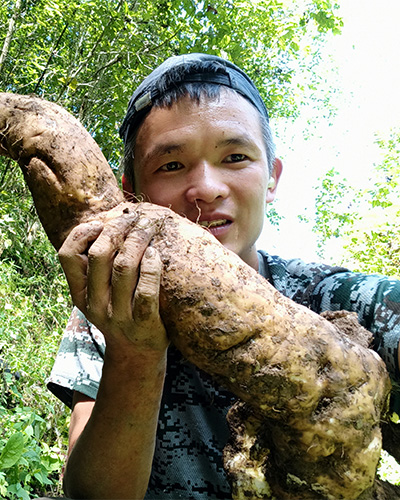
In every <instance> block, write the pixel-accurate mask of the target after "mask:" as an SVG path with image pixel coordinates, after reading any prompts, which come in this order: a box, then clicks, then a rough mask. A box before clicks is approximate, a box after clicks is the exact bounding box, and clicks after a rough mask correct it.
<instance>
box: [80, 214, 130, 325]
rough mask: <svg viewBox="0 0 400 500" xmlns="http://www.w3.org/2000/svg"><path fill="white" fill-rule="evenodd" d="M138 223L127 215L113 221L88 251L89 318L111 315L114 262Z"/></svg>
mask: <svg viewBox="0 0 400 500" xmlns="http://www.w3.org/2000/svg"><path fill="white" fill-rule="evenodd" d="M136 221H137V215H136V214H124V215H122V216H120V217H117V218H115V219H112V220H111V221H109V222H108V223H107V224H106V225H105V226H104V229H103V231H102V232H101V234H100V235H99V236H98V238H97V239H96V241H94V243H93V244H92V246H91V247H90V249H89V253H88V273H87V307H88V310H89V312H90V314H96V315H107V313H108V308H109V304H110V296H111V276H112V269H113V263H114V259H115V256H116V255H117V254H118V252H120V251H121V249H122V248H123V246H124V242H125V238H126V236H127V235H128V234H129V231H130V230H131V229H132V227H133V226H134V225H135V223H136Z"/></svg>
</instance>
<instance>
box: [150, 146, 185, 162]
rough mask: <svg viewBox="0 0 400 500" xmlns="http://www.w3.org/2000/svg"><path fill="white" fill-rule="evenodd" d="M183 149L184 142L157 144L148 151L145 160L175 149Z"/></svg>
mask: <svg viewBox="0 0 400 500" xmlns="http://www.w3.org/2000/svg"><path fill="white" fill-rule="evenodd" d="M182 149H183V144H156V145H155V146H154V147H152V148H151V149H150V151H149V152H148V153H146V155H145V157H144V161H145V162H147V161H148V160H149V159H151V158H157V157H160V156H164V155H166V154H168V153H172V152H174V151H182Z"/></svg>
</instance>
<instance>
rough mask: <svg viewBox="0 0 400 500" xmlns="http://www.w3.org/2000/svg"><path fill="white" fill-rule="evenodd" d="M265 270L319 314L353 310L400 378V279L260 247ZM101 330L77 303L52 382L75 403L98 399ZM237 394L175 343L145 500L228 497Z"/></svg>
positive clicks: (261, 266)
mask: <svg viewBox="0 0 400 500" xmlns="http://www.w3.org/2000/svg"><path fill="white" fill-rule="evenodd" d="M259 272H260V274H262V275H263V276H264V277H265V278H267V279H268V280H269V281H270V282H271V284H272V285H274V287H275V288H276V289H277V290H279V291H280V292H281V293H282V294H284V295H286V296H287V297H290V298H291V299H293V300H294V301H296V302H298V303H300V304H303V305H305V306H307V307H310V308H311V309H312V310H314V311H315V312H317V313H320V312H322V311H325V310H340V309H347V310H349V311H355V312H357V314H358V317H359V321H360V323H361V324H362V325H363V326H365V327H366V328H367V329H369V330H370V331H371V332H372V333H373V334H374V348H375V349H376V350H377V352H378V353H379V354H380V355H381V357H382V358H383V359H384V360H385V362H386V364H387V367H388V369H389V372H390V374H391V376H392V378H393V379H398V376H399V367H398V363H397V349H398V343H399V339H400V282H399V281H397V280H390V279H388V278H385V277H382V276H375V275H373V276H367V275H364V274H357V273H352V272H350V271H348V270H347V269H345V268H339V267H331V266H327V265H323V264H305V263H304V262H303V261H301V260H300V259H293V260H284V259H281V258H280V257H276V256H270V255H268V254H266V253H265V252H262V251H260V252H259ZM104 350H105V342H104V338H103V335H102V334H101V333H100V332H99V330H97V329H96V328H95V327H94V326H93V325H91V324H90V323H88V321H87V320H86V318H85V317H84V316H83V315H82V313H80V312H79V311H78V310H77V309H74V311H73V313H72V315H71V318H70V321H69V323H68V326H67V328H66V331H65V334H64V337H63V339H62V342H61V345H60V350H59V353H58V356H57V358H56V361H55V364H54V367H53V370H52V373H51V375H50V378H49V381H48V387H49V389H50V390H51V391H52V392H53V393H54V394H55V395H56V396H57V397H59V398H60V399H61V400H62V401H63V402H64V403H65V404H67V405H68V406H71V403H72V393H73V391H74V390H76V391H79V392H82V393H84V394H86V395H87V396H89V397H91V398H93V399H95V398H96V394H97V391H98V387H99V382H100V378H101V371H102V364H103V357H104ZM234 400H235V397H234V396H233V395H232V394H231V393H229V392H228V391H225V390H224V389H222V388H221V387H219V386H218V385H217V384H216V383H215V382H214V381H213V380H212V379H211V377H210V376H208V375H207V374H206V373H204V372H202V371H201V370H199V369H197V368H196V367H195V366H194V365H192V364H191V363H189V362H187V361H186V360H184V359H183V358H182V356H181V355H180V353H179V352H178V351H177V350H176V349H175V348H174V347H171V348H170V349H169V352H168V362H167V375H166V381H165V386H164V393H163V398H162V402H161V409H160V415H159V425H158V430H157V437H156V449H155V454H154V461H153V468H152V473H151V478H150V483H149V488H148V491H147V494H146V497H145V498H146V500H150V499H161V498H162V499H164V500H168V499H169V500H173V499H174V500H175V499H179V498H184V499H188V498H191V499H196V500H201V499H207V500H208V499H211V500H212V499H227V498H231V492H230V487H229V484H228V482H227V480H226V477H225V473H224V471H223V468H222V449H223V447H224V445H225V443H226V441H227V438H228V434H229V432H228V429H227V425H226V421H225V416H226V412H227V410H228V409H229V407H230V406H231V405H232V403H233V402H234Z"/></svg>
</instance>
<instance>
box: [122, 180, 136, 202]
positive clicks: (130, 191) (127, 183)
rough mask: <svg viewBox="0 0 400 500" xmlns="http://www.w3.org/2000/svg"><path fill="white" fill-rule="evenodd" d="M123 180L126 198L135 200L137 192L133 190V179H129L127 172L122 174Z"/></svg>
mask: <svg viewBox="0 0 400 500" xmlns="http://www.w3.org/2000/svg"><path fill="white" fill-rule="evenodd" d="M121 181H122V190H123V193H124V196H125V198H126V200H127V201H133V197H134V195H135V193H134V191H133V186H132V183H131V181H130V180H128V179H127V177H126V175H125V174H122V177H121Z"/></svg>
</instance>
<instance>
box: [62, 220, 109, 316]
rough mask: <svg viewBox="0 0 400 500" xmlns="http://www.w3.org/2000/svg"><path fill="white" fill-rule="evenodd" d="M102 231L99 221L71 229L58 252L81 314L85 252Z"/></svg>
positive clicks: (84, 298) (73, 298)
mask: <svg viewBox="0 0 400 500" xmlns="http://www.w3.org/2000/svg"><path fill="white" fill-rule="evenodd" d="M102 229H103V224H102V223H101V222H99V221H92V222H88V223H84V224H80V225H79V226H77V227H75V228H74V229H72V231H71V232H70V234H69V235H68V237H67V239H66V240H65V242H64V244H63V245H62V246H61V248H60V250H59V251H58V258H59V260H60V263H61V266H62V268H63V270H64V273H65V276H66V278H67V281H68V285H69V288H70V292H71V297H72V300H73V302H74V304H75V305H76V306H77V307H79V309H81V311H83V312H84V310H85V309H86V281H87V267H88V258H87V252H88V249H89V247H90V245H91V244H92V242H93V241H94V240H95V239H96V238H97V237H98V236H99V234H100V233H101V231H102Z"/></svg>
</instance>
